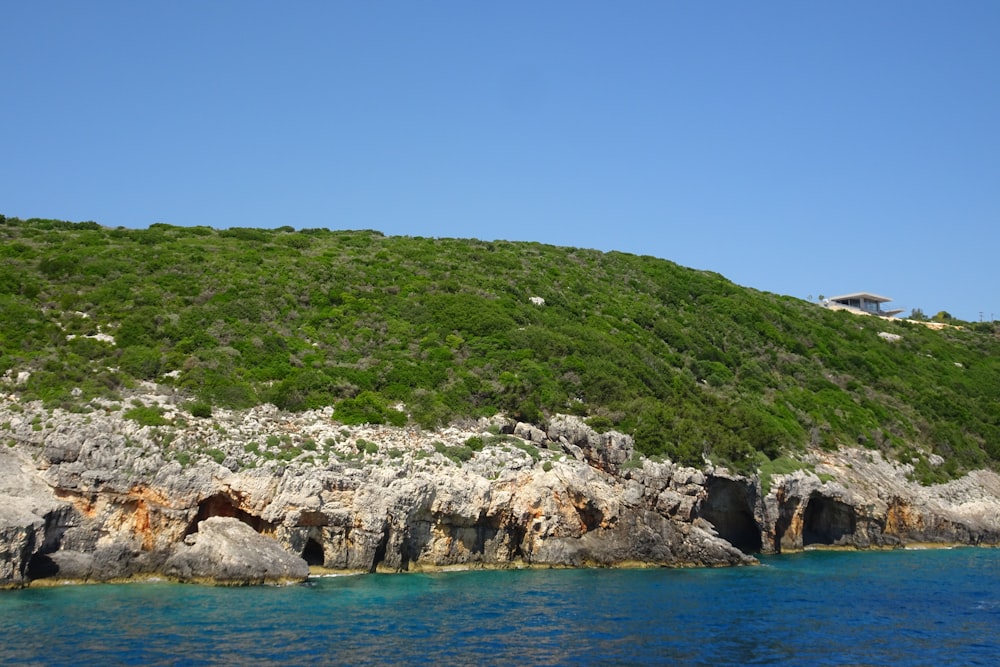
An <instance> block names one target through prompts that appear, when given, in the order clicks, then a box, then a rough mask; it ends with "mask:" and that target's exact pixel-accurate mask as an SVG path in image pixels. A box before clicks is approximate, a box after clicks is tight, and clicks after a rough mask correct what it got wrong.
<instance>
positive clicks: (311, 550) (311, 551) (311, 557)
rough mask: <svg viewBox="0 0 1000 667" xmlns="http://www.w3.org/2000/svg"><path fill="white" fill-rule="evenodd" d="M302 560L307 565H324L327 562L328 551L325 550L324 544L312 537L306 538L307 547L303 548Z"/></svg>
mask: <svg viewBox="0 0 1000 667" xmlns="http://www.w3.org/2000/svg"><path fill="white" fill-rule="evenodd" d="M302 560H304V561H305V562H306V564H307V565H317V566H320V567H322V566H323V565H324V564H325V563H326V552H325V551H323V545H322V544H320V543H319V542H317V541H316V540H315V539H313V538H311V537H310V538H309V539H308V540H306V546H305V548H304V549H302Z"/></svg>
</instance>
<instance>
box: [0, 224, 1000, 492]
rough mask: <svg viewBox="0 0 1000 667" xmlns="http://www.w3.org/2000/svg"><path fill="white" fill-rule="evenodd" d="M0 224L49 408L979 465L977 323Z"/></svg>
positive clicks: (265, 233) (278, 243) (452, 256)
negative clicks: (812, 450)
mask: <svg viewBox="0 0 1000 667" xmlns="http://www.w3.org/2000/svg"><path fill="white" fill-rule="evenodd" d="M0 223H2V224H0V318H2V326H0V375H4V374H5V375H4V377H5V378H6V380H5V381H6V384H7V386H8V390H10V391H16V392H17V393H18V394H19V395H20V396H22V397H23V398H25V399H40V400H43V401H44V402H45V403H46V405H48V406H50V407H61V408H63V409H66V410H73V411H76V412H87V411H90V410H94V409H96V408H95V407H94V405H93V404H91V403H90V401H91V400H92V399H94V398H101V399H109V398H110V399H112V400H121V396H122V393H121V392H122V391H123V390H124V389H126V388H128V387H130V386H134V385H136V383H139V382H142V381H155V382H157V383H159V384H161V385H168V386H173V387H175V388H176V389H177V390H179V391H181V392H183V393H185V394H186V395H188V396H190V401H191V403H190V404H189V409H190V410H191V411H192V412H193V413H197V414H200V415H204V414H206V413H210V412H211V410H212V409H213V408H215V407H232V408H246V407H250V406H253V405H257V404H261V403H273V404H274V405H276V406H278V407H279V408H281V409H283V410H292V411H298V410H306V409H313V408H320V407H323V406H329V405H332V406H335V410H334V413H333V416H334V419H336V420H338V421H340V422H342V423H344V424H360V423H380V422H383V423H389V424H395V425H400V424H403V423H406V422H412V423H415V424H419V425H420V426H422V427H424V428H434V427H437V426H441V425H443V424H445V423H448V422H450V421H454V420H461V419H463V418H475V417H481V416H490V415H492V414H495V413H496V412H501V411H502V412H506V413H507V414H509V415H511V416H513V417H515V418H516V419H518V420H520V421H527V422H534V423H541V422H542V421H544V420H545V419H546V417H547V416H550V415H552V414H555V413H570V414H575V415H579V416H582V417H585V418H586V419H587V421H588V423H589V424H590V425H591V426H592V427H594V428H597V429H607V428H615V429H617V430H620V431H623V432H625V433H629V434H632V435H634V437H635V442H636V447H637V449H638V450H639V451H640V452H641V453H643V454H646V455H647V456H657V455H659V456H664V457H669V458H670V459H672V460H674V461H677V462H680V463H685V464H692V465H698V464H700V463H701V462H702V459H703V457H708V458H709V459H711V460H712V461H714V462H717V463H723V464H727V465H730V466H732V467H734V468H736V469H737V470H751V469H755V468H757V467H759V466H761V465H765V466H766V465H769V462H771V461H775V460H778V459H779V457H781V456H782V455H785V454H789V453H791V454H793V455H794V453H795V452H796V451H799V450H803V449H805V448H807V447H819V448H824V449H828V450H834V449H836V448H838V447H839V446H841V445H854V446H856V445H859V444H860V445H862V446H864V447H868V448H872V449H878V450H881V451H882V452H883V453H885V454H887V455H889V456H891V457H893V458H898V459H900V460H904V461H907V462H913V463H914V470H915V475H916V476H917V477H918V478H919V479H921V480H922V481H924V482H932V481H939V480H942V479H945V478H950V477H953V476H955V475H956V474H958V473H960V472H962V471H965V470H969V469H973V468H980V467H996V464H997V462H1000V403H998V402H997V401H996V397H997V396H998V395H1000V354H998V352H1000V339H998V336H997V332H996V331H995V330H994V328H993V326H992V325H986V324H965V326H962V327H946V328H944V329H942V330H931V329H928V328H926V327H923V326H920V325H919V324H911V323H906V322H902V321H889V320H884V319H880V318H871V317H858V316H855V315H852V314H850V313H845V312H833V311H829V310H826V309H823V308H820V307H818V306H816V305H814V304H810V303H807V302H805V301H801V300H798V299H794V298H791V297H785V296H778V295H774V294H769V293H762V292H758V291H755V290H753V289H747V288H744V287H740V286H737V285H735V284H733V283H732V282H730V281H728V280H726V279H725V278H723V277H722V276H720V275H718V274H714V273H709V272H704V271H695V270H692V269H687V268H684V267H681V266H678V265H676V264H674V263H672V262H669V261H667V260H663V259H658V258H654V257H648V256H635V255H628V254H623V253H616V252H610V253H602V252H597V251H593V250H582V249H575V248H563V247H554V246H548V245H542V244H538V243H516V242H501V241H494V242H485V241H479V240H471V239H432V238H411V237H387V236H384V235H382V234H380V233H378V232H375V231H329V230H326V229H301V230H295V229H293V228H292V227H280V228H278V229H274V230H265V229H250V228H231V229H225V230H216V229H212V228H210V227H190V228H185V227H175V226H170V225H164V224H155V225H152V226H150V227H149V228H148V229H122V228H119V229H108V228H104V227H102V226H100V225H98V224H96V223H93V222H84V223H69V222H64V221H55V220H38V219H32V220H19V219H16V218H3V217H2V216H0ZM885 333H888V334H894V336H892V337H888V338H887V337H884V336H880V334H885ZM895 336H898V338H895ZM131 415H132V418H134V419H136V420H139V421H140V422H145V423H155V422H156V420H157V419H159V418H161V416H160V415H159V413H158V412H157V408H156V407H154V406H143V405H136V406H133V409H132V411H131Z"/></svg>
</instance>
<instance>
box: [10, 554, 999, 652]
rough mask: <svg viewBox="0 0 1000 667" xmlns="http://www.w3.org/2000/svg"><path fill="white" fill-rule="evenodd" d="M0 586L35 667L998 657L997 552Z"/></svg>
mask: <svg viewBox="0 0 1000 667" xmlns="http://www.w3.org/2000/svg"><path fill="white" fill-rule="evenodd" d="M762 562H763V565H762V566H760V567H752V568H735V569H704V570H668V569H654V570H523V571H473V572H454V573H441V574H402V575H363V576H343V577H326V578H317V579H313V580H311V581H310V583H309V584H306V585H299V586H288V587H259V588H211V587H204V586H194V585H178V584H166V583H141V584H122V585H94V586H63V587H58V588H36V589H28V590H22V591H6V592H3V591H0V662H2V663H3V664H24V665H274V664H281V665H385V664H406V665H477V666H483V665H997V664H1000V550H995V549H952V550H927V551H892V552H872V553H858V552H808V553H804V554H799V555H789V556H776V557H766V558H764V559H763V560H762Z"/></svg>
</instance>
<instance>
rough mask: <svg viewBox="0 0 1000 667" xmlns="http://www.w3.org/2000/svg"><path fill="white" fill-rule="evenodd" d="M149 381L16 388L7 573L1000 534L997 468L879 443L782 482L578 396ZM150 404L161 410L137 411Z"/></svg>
mask: <svg viewBox="0 0 1000 667" xmlns="http://www.w3.org/2000/svg"><path fill="white" fill-rule="evenodd" d="M145 391H146V393H143V394H138V395H136V396H133V397H130V399H129V404H128V405H125V406H122V405H119V404H110V403H109V404H94V409H92V410H90V411H89V412H86V413H69V412H65V411H62V410H58V409H56V410H51V411H50V410H45V409H43V407H42V406H41V405H40V404H37V403H21V402H19V401H18V400H17V398H16V396H15V395H7V396H3V397H2V398H0V426H2V429H3V430H2V431H0V436H2V438H3V439H2V440H0V444H2V445H3V447H2V448H0V552H2V558H0V585H3V586H8V587H10V586H23V585H27V584H29V583H31V582H45V581H50V582H60V581H67V580H72V581H111V580H127V579H132V578H137V577H150V576H159V577H167V578H171V579H175V580H178V581H214V582H219V583H227V584H248V583H264V582H281V581H297V580H301V579H303V578H305V577H306V576H307V575H308V572H309V569H308V568H309V566H312V567H313V568H326V569H330V570H341V571H356V572H373V571H393V572H396V571H407V570H411V571H412V570H421V569H429V568H450V567H526V566H551V567H561V566H566V567H578V566H620V565H656V566H717V565H742V564H751V563H754V562H755V559H754V557H753V554H755V553H761V552H763V553H770V552H779V551H793V550H799V549H803V548H808V547H810V546H812V545H831V546H845V547H856V548H870V547H895V546H901V545H905V544H908V543H914V542H920V543H925V542H926V543H960V544H996V543H997V542H1000V478H998V476H997V475H995V474H993V473H990V472H977V473H973V474H971V475H968V476H966V477H964V478H962V479H960V480H957V481H955V482H951V483H949V484H946V485H941V486H937V487H921V486H919V485H917V484H915V483H913V482H910V481H908V479H907V473H908V472H910V471H909V469H908V468H907V466H903V465H899V464H894V463H890V462H888V461H885V460H883V459H882V457H881V456H880V455H879V454H878V453H877V452H874V451H868V450H850V451H846V450H845V451H841V452H837V453H833V454H822V455H820V454H814V455H812V456H813V458H812V461H811V463H812V467H811V470H808V471H807V470H800V471H798V472H796V473H793V474H789V475H784V476H778V475H776V476H774V477H773V478H771V479H770V480H769V482H770V486H769V488H768V492H767V494H766V495H764V494H763V493H762V485H761V483H760V480H759V479H758V478H757V477H745V476H739V475H734V474H731V473H729V472H727V471H726V470H723V469H716V468H712V467H708V468H707V469H705V470H695V469H692V468H683V467H678V466H676V465H674V464H672V463H671V462H669V461H652V460H648V459H644V458H640V457H638V456H637V455H635V453H634V451H633V447H632V441H631V439H630V438H628V437H627V436H623V435H621V434H617V433H604V434H599V433H596V432H594V431H593V430H591V429H590V428H588V427H587V426H585V425H584V424H583V423H582V422H581V421H580V420H578V419H576V418H574V417H568V416H557V417H555V418H553V419H551V420H550V421H549V422H548V424H547V426H546V428H545V429H544V430H543V429H541V428H538V427H535V426H530V425H527V424H515V423H510V422H507V421H505V420H503V419H494V420H482V421H479V422H475V423H469V424H464V425H460V426H454V427H452V428H448V429H445V430H442V431H439V432H435V433H428V432H422V431H419V430H410V429H403V428H388V427H352V428H346V427H343V426H341V425H339V424H336V423H335V422H333V421H332V419H331V413H330V411H329V410H327V411H314V412H307V413H295V414H292V413H283V412H280V411H278V410H277V409H275V408H273V407H271V406H262V407H258V408H255V409H253V410H248V411H241V412H235V411H221V410H219V411H216V413H215V414H213V415H212V416H211V417H206V418H195V417H192V416H191V415H189V414H187V413H185V412H183V411H181V410H180V409H178V407H177V405H178V404H179V400H180V399H179V398H178V397H176V396H173V395H170V394H161V393H157V392H156V391H155V388H154V387H151V386H150V387H146V388H145ZM137 406H141V407H143V408H153V409H154V412H155V414H156V415H157V419H156V420H154V421H155V422H156V423H155V425H145V426H143V425H141V424H140V423H139V422H137V421H135V420H134V417H135V413H134V412H133V413H129V412H128V411H129V410H130V409H134V408H135V407H137ZM126 414H131V415H132V417H133V418H127V417H126V416H125V415H126ZM147 414H148V413H147ZM140 421H142V420H141V419H140ZM147 421H148V420H147Z"/></svg>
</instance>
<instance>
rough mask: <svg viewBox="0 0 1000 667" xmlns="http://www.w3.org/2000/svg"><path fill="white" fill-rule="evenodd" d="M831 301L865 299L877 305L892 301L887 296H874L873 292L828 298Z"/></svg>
mask: <svg viewBox="0 0 1000 667" xmlns="http://www.w3.org/2000/svg"><path fill="white" fill-rule="evenodd" d="M828 299H829V300H830V301H846V300H848V299H865V300H867V301H875V302H877V303H885V302H887V301H892V299H890V298H889V297H887V296H879V295H878V294H872V293H871V292H852V293H851V294H841V295H840V296H831V297H828Z"/></svg>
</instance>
